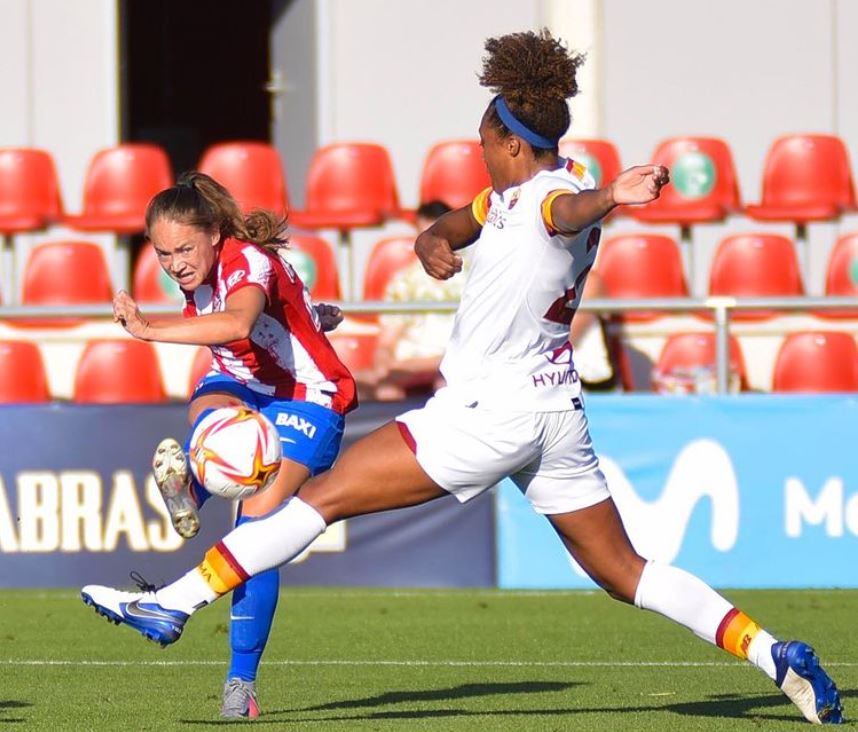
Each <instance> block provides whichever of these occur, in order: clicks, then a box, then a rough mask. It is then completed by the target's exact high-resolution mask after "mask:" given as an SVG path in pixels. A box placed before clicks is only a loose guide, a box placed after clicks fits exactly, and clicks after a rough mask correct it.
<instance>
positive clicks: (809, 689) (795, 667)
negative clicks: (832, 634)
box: [772, 641, 843, 724]
mask: <svg viewBox="0 0 858 732" xmlns="http://www.w3.org/2000/svg"><path fill="white" fill-rule="evenodd" d="M772 658H773V659H774V661H775V670H776V672H777V676H776V678H775V683H776V684H777V685H778V688H780V690H781V691H782V692H783V693H784V694H786V695H787V696H788V697H789V699H790V701H791V702H792V703H793V704H795V705H796V706H797V707H798V708H799V711H801V713H802V714H803V715H804V718H805V719H806V720H807V721H808V722H811V723H813V724H842V723H843V705H842V704H841V703H840V694H839V693H838V691H837V687H836V686H835V685H834V681H832V680H831V677H830V676H829V675H828V674H827V673H826V672H825V670H824V669H823V668H822V666H820V665H819V659H818V658H817V657H816V654H815V653H814V652H813V649H812V648H811V647H810V646H809V645H807V643H802V642H801V641H788V642H785V643H775V644H774V646H772Z"/></svg>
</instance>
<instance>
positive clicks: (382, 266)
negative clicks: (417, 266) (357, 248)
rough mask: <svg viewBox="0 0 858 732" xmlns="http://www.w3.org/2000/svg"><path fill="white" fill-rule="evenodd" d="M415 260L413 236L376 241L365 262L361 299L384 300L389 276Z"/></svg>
mask: <svg viewBox="0 0 858 732" xmlns="http://www.w3.org/2000/svg"><path fill="white" fill-rule="evenodd" d="M416 261H417V255H416V254H415V253H414V237H411V236H397V237H393V238H390V239H382V240H381V241H378V242H376V244H375V246H374V247H373V248H372V251H371V252H370V255H369V259H367V262H366V270H365V271H364V276H363V299H364V300H384V293H385V290H386V289H387V285H388V284H389V283H390V280H391V278H392V277H393V275H395V274H396V273H397V272H399V271H400V270H402V269H404V268H405V267H409V266H410V265H412V264H413V263H414V262H416Z"/></svg>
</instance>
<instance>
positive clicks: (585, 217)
mask: <svg viewBox="0 0 858 732" xmlns="http://www.w3.org/2000/svg"><path fill="white" fill-rule="evenodd" d="M669 181H670V176H669V175H668V171H667V168H665V167H662V166H661V165H638V166H636V167H634V168H629V169H628V170H624V171H623V172H622V173H620V174H619V175H618V176H617V177H616V178H615V179H614V180H613V181H612V182H611V183H610V184H608V185H607V186H605V187H604V188H599V189H598V190H595V191H581V192H580V193H578V194H571V195H568V196H557V197H556V198H555V199H554V201H553V202H552V204H551V218H552V223H553V225H554V228H555V229H556V230H557V231H559V232H560V233H561V234H574V233H576V232H578V231H581V230H582V229H586V228H587V227H588V226H591V225H592V224H595V223H596V222H597V221H598V220H599V219H601V218H602V217H604V216H606V215H607V214H608V213H610V212H611V210H612V209H614V208H615V207H616V206H619V205H622V204H639V203H649V202H650V201H653V200H655V199H656V198H658V196H659V193H660V192H661V189H662V188H663V187H664V186H665V185H667V183H668V182H669Z"/></svg>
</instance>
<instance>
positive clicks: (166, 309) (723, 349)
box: [0, 297, 858, 394]
mask: <svg viewBox="0 0 858 732" xmlns="http://www.w3.org/2000/svg"><path fill="white" fill-rule="evenodd" d="M332 304H334V305H338V306H339V307H341V308H342V309H343V311H344V312H345V313H347V314H349V315H370V314H383V313H384V314H387V313H391V314H404V313H430V312H431V313H452V312H455V311H456V309H457V308H458V306H459V304H458V303H457V302H403V303H392V302H383V301H380V300H367V301H361V302H333V303H332ZM578 309H579V310H580V311H582V312H592V313H601V314H605V315H615V314H622V313H628V312H641V311H652V312H658V313H659V314H662V313H663V314H668V313H670V314H677V313H680V314H684V313H701V312H706V311H710V312H711V313H712V317H713V320H714V325H715V370H716V384H717V393H718V394H726V393H727V391H728V380H729V361H730V358H729V335H730V314H731V312H733V311H748V310H769V311H777V312H784V313H788V312H789V313H794V312H806V311H822V310H844V311H854V313H855V316H856V320H858V297H749V298H734V297H705V298H692V297H682V298H653V299H629V300H608V299H603V298H594V299H591V300H588V301H587V302H585V303H582V304H581V306H580V307H579V308H578ZM142 310H143V311H144V312H145V313H146V314H151V315H175V314H178V312H179V306H178V305H145V304H144V305H143V307H142ZM112 316H113V310H112V308H111V306H110V305H108V304H102V305H65V306H61V307H55V306H44V305H9V306H4V307H0V321H2V320H10V321H14V320H17V319H29V320H32V319H39V318H45V319H49V318H53V319H56V318H111V317H112Z"/></svg>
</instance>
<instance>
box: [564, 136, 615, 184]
mask: <svg viewBox="0 0 858 732" xmlns="http://www.w3.org/2000/svg"><path fill="white" fill-rule="evenodd" d="M560 154H561V155H562V156H563V157H566V158H572V159H573V160H576V161H578V162H579V163H582V164H583V165H584V166H585V167H586V168H587V170H588V171H589V173H590V175H592V176H593V179H594V180H595V181H596V186H597V187H602V186H604V185H606V184H607V183H610V182H611V181H612V180H614V178H616V177H617V176H618V175H619V174H620V171H621V170H622V166H621V165H620V154H619V153H618V152H617V148H616V147H614V144H613V143H612V142H608V141H607V140H587V139H581V140H575V139H568V140H561V141H560Z"/></svg>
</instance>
